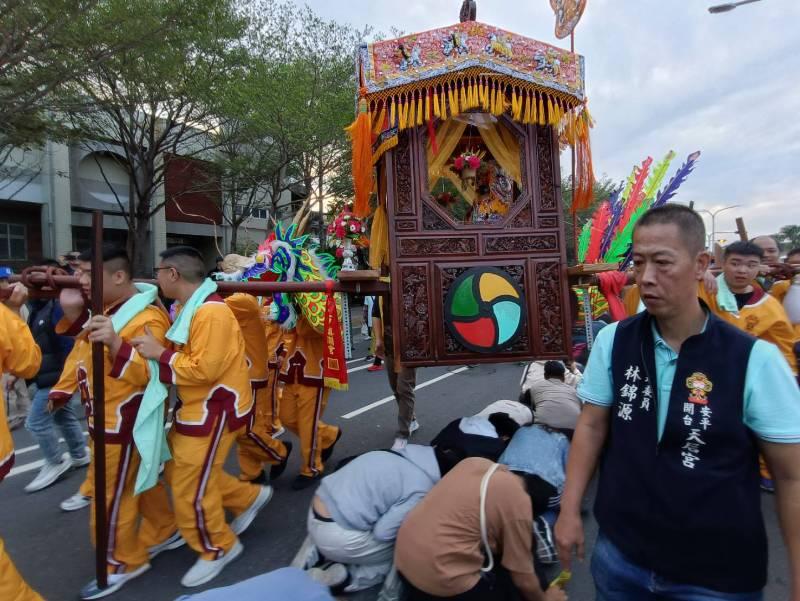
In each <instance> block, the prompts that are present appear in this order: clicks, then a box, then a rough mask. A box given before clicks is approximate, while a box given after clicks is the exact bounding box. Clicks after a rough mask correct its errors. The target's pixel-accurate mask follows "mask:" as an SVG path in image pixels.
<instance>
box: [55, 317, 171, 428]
mask: <svg viewBox="0 0 800 601" xmlns="http://www.w3.org/2000/svg"><path fill="white" fill-rule="evenodd" d="M120 306H121V305H117V306H116V307H113V308H111V309H107V310H106V311H105V314H106V315H113V314H114V312H115V309H117V308H119V307H120ZM77 326H82V324H80V323H78V322H76V324H73V325H72V326H71V328H70V329H71V330H74V329H75V328H76V327H77ZM145 327H147V328H149V329H150V331H151V332H152V334H153V336H155V338H156V339H157V340H158V341H159V342H160V343H161V344H164V343H165V342H164V341H165V340H166V337H165V336H166V333H167V330H168V329H169V317H168V316H167V314H166V313H164V311H162V310H161V309H159V308H158V307H155V306H153V305H150V306H149V307H147V308H146V309H144V310H143V311H141V312H140V313H139V314H138V315H136V316H135V317H134V318H133V319H131V320H130V321H129V322H128V323H127V324H125V327H124V328H122V330H121V331H120V332H118V333H119V336H120V338H122V341H123V342H122V346H120V349H119V352H118V353H117V356H116V358H115V359H114V360H113V361H112V360H111V355H110V353H109V351H108V349H107V348H104V350H103V366H104V367H103V372H104V374H105V381H104V385H105V417H104V421H105V429H106V441H108V442H109V443H112V444H125V443H127V442H130V440H131V436H132V434H133V424H134V423H135V422H136V414H137V413H138V412H139V405H140V404H141V402H142V397H143V396H144V389H145V388H146V387H147V382H148V381H149V379H150V371H149V369H148V367H147V360H146V359H144V358H143V357H142V356H141V355H140V354H139V353H137V352H136V351H135V350H134V348H133V347H132V346H131V345H130V344H129V342H128V341H129V340H131V339H132V338H136V337H137V336H141V335H143V334H144V333H145ZM76 390H79V391H80V394H81V401H82V402H83V404H84V406H85V407H86V413H87V415H88V421H89V431H92V430H93V429H94V419H95V415H94V404H93V402H92V399H93V397H92V394H93V392H94V389H93V384H92V343H91V342H89V339H88V335H87V333H86V332H82V333H81V334H79V335H78V336H77V337H76V339H75V346H73V347H72V351H71V352H70V354H69V355H68V356H67V360H66V362H65V363H64V369H63V371H62V372H61V377H60V378H59V380H58V382H56V384H55V385H54V386H53V388H52V389H51V390H50V395H49V398H50V400H51V401H53V404H54V405H56V406H58V405H63V404H64V403H67V402H68V401H69V400H70V399H71V398H72V395H73V394H75V391H76Z"/></svg>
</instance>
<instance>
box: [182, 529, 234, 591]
mask: <svg viewBox="0 0 800 601" xmlns="http://www.w3.org/2000/svg"><path fill="white" fill-rule="evenodd" d="M242 551H244V547H243V546H242V543H240V542H239V541H238V540H237V541H236V544H235V545H233V547H231V550H230V551H228V552H227V553H225V555H223V556H222V557H220V558H219V559H214V560H208V559H198V560H197V561H196V562H195V564H194V565H193V566H192V567H191V568H189V571H188V572H186V574H185V575H184V576H183V578H181V584H182V585H183V586H185V587H187V588H192V587H195V586H200V585H201V584H205V583H206V582H209V581H210V580H213V579H214V578H215V577H216V576H217V575H219V573H220V572H221V571H222V569H223V568H224V567H225V566H226V565H228V564H229V563H230V562H232V561H233V560H234V559H236V558H237V557H239V555H241V554H242Z"/></svg>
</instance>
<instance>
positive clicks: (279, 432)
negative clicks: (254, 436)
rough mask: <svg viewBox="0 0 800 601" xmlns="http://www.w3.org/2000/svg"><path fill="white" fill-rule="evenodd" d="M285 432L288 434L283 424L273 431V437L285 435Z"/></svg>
mask: <svg viewBox="0 0 800 601" xmlns="http://www.w3.org/2000/svg"><path fill="white" fill-rule="evenodd" d="M284 434H286V428H284V427H283V426H281V427H280V428H278V429H277V430H275V431H274V432H273V433H272V438H279V437H280V436H283V435H284Z"/></svg>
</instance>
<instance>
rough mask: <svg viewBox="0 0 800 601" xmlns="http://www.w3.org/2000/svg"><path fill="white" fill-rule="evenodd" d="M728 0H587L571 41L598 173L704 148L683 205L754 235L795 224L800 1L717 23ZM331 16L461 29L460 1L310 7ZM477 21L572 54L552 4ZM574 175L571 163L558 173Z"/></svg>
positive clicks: (489, 6) (322, 0) (521, 6)
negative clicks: (579, 60)
mask: <svg viewBox="0 0 800 601" xmlns="http://www.w3.org/2000/svg"><path fill="white" fill-rule="evenodd" d="M721 1H722V0H718V1H717V0H706V1H702V0H692V1H689V2H665V1H664V0H631V1H621V0H615V1H613V2H612V1H610V0H588V5H587V9H586V13H585V14H584V17H583V20H582V21H581V23H580V24H579V26H578V29H577V32H576V49H577V51H578V52H580V53H581V54H583V55H584V56H585V57H586V74H587V94H588V96H589V100H590V108H591V110H592V114H593V115H594V117H595V119H596V121H597V125H596V127H595V129H594V131H593V133H592V136H593V137H592V142H593V151H594V161H595V168H596V170H597V172H598V174H600V173H606V174H608V175H609V176H610V177H612V179H615V180H621V179H623V178H625V177H627V175H628V173H629V172H630V170H631V168H632V166H633V165H634V164H636V163H641V161H642V160H643V159H644V158H645V157H646V156H648V155H650V156H653V157H654V158H656V159H659V158H661V157H662V156H663V155H664V154H665V153H666V152H667V150H670V149H672V150H675V151H676V152H677V154H678V158H677V159H676V164H678V161H682V160H683V159H684V158H685V157H686V155H688V154H689V153H690V152H692V151H694V150H697V149H700V150H702V151H703V155H702V158H701V160H700V162H699V163H698V166H697V168H696V170H695V173H693V174H692V176H691V178H690V179H689V181H688V182H687V183H686V184H685V185H684V187H683V188H682V189H681V192H680V193H679V195H678V200H681V201H683V202H688V201H690V200H692V201H694V202H695V205H696V206H697V207H698V208H707V209H714V210H715V209H718V208H721V207H724V206H728V205H732V204H741V205H743V206H742V208H741V209H736V210H732V211H726V212H725V213H723V214H721V215H720V217H719V218H718V221H717V229H718V230H728V229H734V228H733V220H734V218H735V217H737V216H741V217H743V218H744V219H745V223H746V225H747V227H748V230H749V231H750V233H753V234H761V233H772V232H776V231H777V230H779V229H780V227H781V226H783V225H787V224H800V192H798V190H800V168H799V167H798V163H800V119H798V115H800V86H798V85H797V74H798V73H800V54H798V53H797V49H798V48H800V28H798V27H797V25H796V24H797V23H798V21H800V2H796V1H795V2H792V1H785V0H784V1H781V0H762V1H761V2H759V3H755V4H752V5H746V6H742V7H740V8H738V9H736V10H735V11H732V12H730V13H725V14H720V15H711V14H709V13H708V11H707V7H708V6H710V5H711V4H714V3H719V2H721ZM308 4H309V5H310V6H311V7H312V8H313V9H314V10H315V11H317V12H318V13H320V14H321V15H322V16H324V17H325V18H328V19H337V20H340V21H346V22H349V23H352V24H354V25H357V26H363V25H365V24H370V25H372V26H374V27H375V28H376V29H377V30H382V31H387V32H388V31H389V30H390V29H391V27H393V26H394V27H397V28H399V29H401V30H403V31H406V32H413V31H422V30H427V29H433V28H436V27H442V26H445V25H448V24H451V23H454V22H456V21H457V20H458V11H459V8H460V2H459V1H458V0H451V1H447V2H444V1H441V0H438V1H436V2H431V1H429V0H405V1H404V2H402V4H401V5H398V3H397V2H389V1H388V0H348V1H347V2H343V3H334V2H330V0H311V1H310V2H309V3H308ZM478 19H479V20H481V21H483V22H486V23H491V24H493V25H497V26H498V27H503V28H505V29H508V30H510V31H514V32H516V33H519V34H522V35H527V36H530V37H533V38H535V39H539V40H542V41H545V42H549V43H552V44H555V45H558V46H562V47H566V46H568V44H569V40H556V39H555V37H554V35H553V21H554V19H553V15H552V12H551V10H550V7H549V3H548V2H547V1H546V0H520V1H518V2H509V1H508V0H480V1H479V2H478ZM568 170H569V164H568V162H565V163H564V164H563V171H564V172H567V171H568Z"/></svg>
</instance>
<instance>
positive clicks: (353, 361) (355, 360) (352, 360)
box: [347, 357, 366, 365]
mask: <svg viewBox="0 0 800 601" xmlns="http://www.w3.org/2000/svg"><path fill="white" fill-rule="evenodd" d="M364 359H366V357H361V358H359V359H350V361H348V362H347V364H348V365H350V364H351V363H358V362H359V361H363V360H364Z"/></svg>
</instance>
